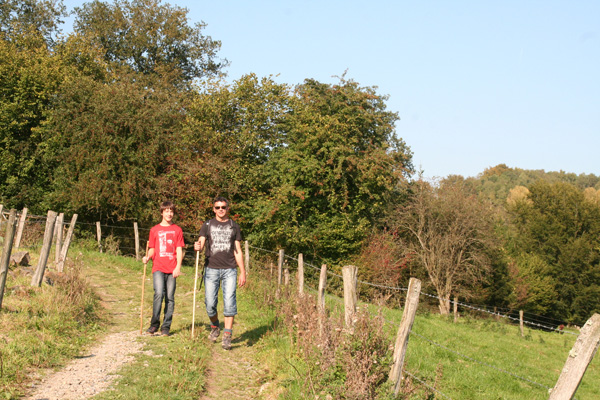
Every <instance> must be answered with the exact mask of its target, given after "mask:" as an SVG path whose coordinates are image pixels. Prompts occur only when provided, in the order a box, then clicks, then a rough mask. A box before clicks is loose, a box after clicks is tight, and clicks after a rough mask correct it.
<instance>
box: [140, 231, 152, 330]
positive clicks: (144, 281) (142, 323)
mask: <svg viewBox="0 0 600 400" xmlns="http://www.w3.org/2000/svg"><path fill="white" fill-rule="evenodd" d="M149 244H150V242H146V254H144V256H145V257H148V245H149ZM147 265H148V259H147V258H146V262H145V263H144V276H143V277H142V303H141V305H140V335H141V334H142V329H143V326H144V286H145V283H146V266H147Z"/></svg>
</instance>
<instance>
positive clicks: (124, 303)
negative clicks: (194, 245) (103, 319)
mask: <svg viewBox="0 0 600 400" xmlns="http://www.w3.org/2000/svg"><path fill="white" fill-rule="evenodd" d="M87 273H88V274H89V278H90V282H91V285H92V287H94V290H95V291H96V293H97V294H98V295H99V296H100V299H101V303H102V305H103V306H104V308H105V309H106V311H107V312H108V314H109V320H110V327H109V331H108V334H106V335H105V336H104V337H101V338H100V339H99V343H98V344H97V345H95V346H93V347H91V348H90V349H88V350H87V351H86V352H84V354H82V355H80V356H79V357H77V358H75V359H74V360H72V361H71V362H69V363H68V364H67V365H66V366H65V367H64V368H62V369H61V370H60V371H56V372H52V373H49V374H47V375H45V377H44V378H42V379H41V380H40V381H38V382H36V383H34V384H33V385H32V393H30V394H29V395H28V396H26V397H25V399H26V400H61V399H65V400H75V399H88V398H90V397H92V396H94V395H96V394H98V393H100V392H102V391H104V390H106V389H108V388H109V387H110V385H111V384H112V382H113V381H114V380H115V379H117V378H118V375H117V374H116V373H117V371H118V370H119V369H120V368H121V367H123V366H124V365H126V364H128V363H130V362H132V361H133V360H134V355H135V354H136V353H141V352H143V346H144V344H143V342H140V341H139V340H138V338H139V336H140V335H139V331H131V327H132V326H135V325H134V324H132V321H134V320H135V316H136V315H139V308H138V310H135V308H134V307H135V306H134V303H135V302H134V293H135V290H132V289H135V287H136V283H135V282H133V279H130V280H125V279H119V278H118V276H119V274H120V273H121V271H120V270H119V268H116V270H115V271H114V273H104V272H98V271H96V270H95V269H93V268H91V269H89V270H87ZM101 283H103V284H101ZM146 353H147V354H148V352H146Z"/></svg>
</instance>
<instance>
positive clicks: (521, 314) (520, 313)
mask: <svg viewBox="0 0 600 400" xmlns="http://www.w3.org/2000/svg"><path fill="white" fill-rule="evenodd" d="M519 329H520V330H521V337H523V336H525V332H524V330H523V310H519Z"/></svg>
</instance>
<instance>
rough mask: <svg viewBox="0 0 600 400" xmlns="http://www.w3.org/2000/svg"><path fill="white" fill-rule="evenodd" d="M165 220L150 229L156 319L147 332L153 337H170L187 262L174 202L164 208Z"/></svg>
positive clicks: (150, 258)
mask: <svg viewBox="0 0 600 400" xmlns="http://www.w3.org/2000/svg"><path fill="white" fill-rule="evenodd" d="M160 214H161V215H162V221H161V222H160V224H158V225H156V226H154V227H152V229H150V239H149V243H148V249H149V250H148V254H147V255H146V256H145V257H144V259H143V261H144V263H147V262H148V260H152V281H153V283H154V302H153V305H152V320H151V321H150V328H148V330H147V331H146V332H148V333H149V334H151V335H153V334H155V333H156V332H158V328H159V327H160V333H161V335H162V336H169V331H170V329H171V322H172V320H173V311H174V310H175V287H176V279H175V278H177V277H178V276H179V275H181V261H182V260H183V246H185V244H184V243H183V231H182V230H181V228H180V227H178V226H177V225H175V224H174V223H173V215H175V206H174V205H173V203H172V202H170V201H165V202H163V203H162V204H161V206H160ZM163 299H165V316H164V320H163V324H162V327H161V326H160V310H161V308H162V302H163Z"/></svg>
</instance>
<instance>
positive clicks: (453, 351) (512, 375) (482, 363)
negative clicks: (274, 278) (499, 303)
mask: <svg viewBox="0 0 600 400" xmlns="http://www.w3.org/2000/svg"><path fill="white" fill-rule="evenodd" d="M269 252H270V251H269ZM273 253H274V252H273ZM279 254H280V260H281V259H282V258H283V257H282V256H283V251H281V250H280V253H279ZM288 258H289V259H293V258H292V257H290V256H288ZM280 264H281V261H280ZM307 265H310V264H308V263H307ZM313 268H314V267H313ZM348 268H349V267H348V266H347V267H344V271H345V270H347V269H348ZM352 268H355V267H352ZM334 275H335V274H334ZM299 279H300V278H299ZM411 280H412V278H411ZM344 281H345V283H344V296H345V299H346V297H347V293H346V290H347V288H346V286H347V281H348V279H347V278H345V279H344ZM279 283H281V282H279ZM355 285H356V280H355ZM309 288H310V289H311V290H314V289H312V288H311V287H309ZM398 289H401V288H398ZM419 289H420V288H419ZM419 292H420V290H419ZM420 294H421V293H418V296H420ZM424 295H426V296H429V297H434V298H438V297H437V296H433V295H429V294H426V293H424ZM407 301H408V300H407ZM344 302H345V303H347V300H344ZM453 303H455V304H460V303H459V302H458V301H454V302H453ZM355 307H356V306H354V307H351V309H352V308H355ZM470 308H475V307H470ZM345 309H346V327H347V329H348V328H349V327H348V322H347V321H348V312H349V311H348V310H349V308H348V305H347V304H346V306H345ZM481 311H483V312H486V311H487V310H481ZM350 312H353V311H352V310H351V311H350ZM367 312H368V310H367ZM405 313H406V310H404V314H405ZM404 314H403V320H404ZM495 315H496V313H495ZM595 317H597V315H595V316H594V317H593V318H595ZM378 318H379V317H378ZM598 319H600V318H598ZM384 321H385V322H387V323H390V324H392V325H394V326H397V325H396V324H395V323H392V322H390V321H387V320H385V319H384ZM590 321H592V320H589V321H588V323H587V324H586V326H587V325H588V324H590V323H591V322H590ZM538 325H539V324H538ZM401 330H402V328H401V329H399V333H398V335H399V336H398V338H400V331H401ZM596 330H597V328H596ZM351 331H352V329H350V332H351ZM409 332H410V333H411V334H414V335H416V336H417V337H419V338H421V339H422V340H424V341H426V342H428V343H430V344H431V345H434V346H437V347H439V348H442V349H444V350H446V351H448V352H451V353H453V354H455V355H458V356H459V357H462V358H464V359H467V360H470V361H472V362H474V363H477V364H479V365H482V366H485V367H487V368H491V369H493V370H495V371H498V372H501V373H504V374H507V375H509V376H511V377H513V378H516V379H519V380H522V381H524V382H527V383H529V384H531V385H534V386H538V387H540V388H543V389H546V390H549V391H550V390H552V388H551V387H549V386H547V385H544V384H541V383H538V382H535V381H533V380H531V379H528V378H525V377H522V376H520V375H517V374H515V373H512V372H510V371H507V370H505V369H502V368H499V367H497V366H494V365H492V364H490V363H486V362H483V361H480V360H477V359H475V358H473V357H470V356H467V355H465V354H462V353H460V352H458V351H455V350H452V349H450V348H448V347H447V346H444V345H442V344H439V343H437V342H435V341H433V340H431V339H428V338H426V337H425V336H423V335H420V334H418V333H416V332H414V331H413V330H412V329H410V328H409ZM398 340H399V339H397V341H398ZM594 340H596V341H597V340H598V339H597V338H596V339H594ZM578 342H579V340H578ZM597 346H598V345H597V344H596V347H597ZM396 349H398V343H397V344H396ZM592 357H593V355H592ZM394 358H396V356H394ZM590 361H591V360H590ZM400 368H401V370H404V371H405V372H407V371H406V369H404V368H403V366H402V365H400ZM565 369H567V370H568V369H569V368H567V367H565ZM393 371H394V368H392V372H391V373H390V379H391V376H392V373H393ZM583 371H585V369H583ZM563 373H564V372H563ZM581 375H583V374H581ZM396 377H397V379H398V382H399V379H400V375H396ZM415 378H416V377H415ZM417 379H418V378H417ZM561 379H562V375H561ZM580 379H581V378H580ZM559 381H560V379H559ZM421 382H422V383H423V384H425V382H423V381H421ZM425 385H426V384H425ZM426 386H427V387H429V388H430V389H433V388H431V387H430V386H428V385H426ZM557 386H558V383H557ZM395 390H398V387H397V386H396V388H395ZM436 392H437V391H436ZM396 394H397V392H396ZM440 394H441V395H443V396H444V397H447V396H446V395H445V394H443V393H441V392H440ZM573 398H574V397H573Z"/></svg>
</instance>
